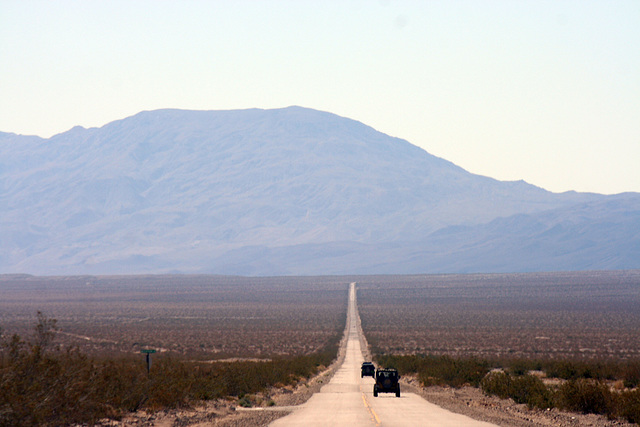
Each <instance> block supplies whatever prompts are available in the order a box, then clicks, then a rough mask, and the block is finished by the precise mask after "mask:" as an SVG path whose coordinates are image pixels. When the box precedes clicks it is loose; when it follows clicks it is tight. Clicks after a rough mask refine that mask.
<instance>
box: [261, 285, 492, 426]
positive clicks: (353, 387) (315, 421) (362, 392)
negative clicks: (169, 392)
mask: <svg viewBox="0 0 640 427" xmlns="http://www.w3.org/2000/svg"><path fill="white" fill-rule="evenodd" d="M357 313H358V311H357V305H356V290H355V283H352V284H351V286H350V290H349V309H348V313H347V333H348V337H347V341H346V355H345V359H344V363H343V364H342V365H341V366H340V367H339V368H338V370H337V371H336V373H335V375H334V376H333V378H332V379H331V381H330V382H329V383H328V384H327V385H325V386H324V387H322V389H321V390H320V392H319V393H316V394H314V395H313V396H312V397H311V398H310V399H309V400H308V401H307V402H306V403H305V404H304V405H301V406H299V407H298V408H297V409H295V410H294V412H293V413H291V414H289V415H287V416H286V417H283V418H280V419H278V420H276V421H274V422H273V423H272V424H271V426H274V427H285V426H296V427H297V426H350V427H357V426H379V427H386V426H394V427H395V426H421V427H425V426H438V427H453V426H456V427H462V426H464V427H481V426H482V427H488V426H495V425H494V424H490V423H486V422H481V421H476V420H474V419H471V418H469V417H466V416H463V415H460V414H455V413H453V412H449V411H447V410H445V409H442V408H440V407H439V406H436V405H434V404H432V403H429V402H427V401H426V400H424V399H423V398H422V397H420V396H418V395H417V394H414V393H406V392H404V391H403V390H402V388H401V397H400V398H397V397H396V396H395V394H393V393H389V394H387V393H380V394H378V397H373V384H374V380H373V378H371V377H365V378H360V366H361V364H362V362H363V361H364V358H363V356H362V351H361V348H360V330H359V328H358V322H357V316H358V314H357Z"/></svg>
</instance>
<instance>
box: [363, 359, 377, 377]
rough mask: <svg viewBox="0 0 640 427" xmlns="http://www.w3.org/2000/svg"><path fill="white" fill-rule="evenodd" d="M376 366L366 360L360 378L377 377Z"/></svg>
mask: <svg viewBox="0 0 640 427" xmlns="http://www.w3.org/2000/svg"><path fill="white" fill-rule="evenodd" d="M375 376H376V367H375V366H373V363H371V362H364V363H363V364H362V367H361V368H360V378H364V377H375Z"/></svg>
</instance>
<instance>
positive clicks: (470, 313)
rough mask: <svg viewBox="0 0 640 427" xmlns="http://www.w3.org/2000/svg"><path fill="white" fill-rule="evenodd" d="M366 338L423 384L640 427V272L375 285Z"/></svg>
mask: <svg viewBox="0 0 640 427" xmlns="http://www.w3.org/2000/svg"><path fill="white" fill-rule="evenodd" d="M358 289H359V294H358V302H359V311H360V315H361V319H362V325H363V329H364V331H365V335H366V336H367V340H368V341H369V343H370V344H371V347H372V350H373V352H374V354H375V355H376V356H375V357H376V360H377V361H378V363H379V364H381V365H383V366H393V367H396V368H397V369H398V370H399V371H400V372H401V374H415V375H416V376H417V378H418V379H419V381H420V383H421V384H423V385H425V386H429V385H447V386H451V387H461V386H463V385H470V386H476V387H478V386H479V387H481V388H482V390H483V391H484V392H485V393H487V394H490V395H496V396H499V397H501V398H511V399H513V400H514V401H515V402H517V403H523V404H526V405H528V406H529V407H531V408H542V409H546V408H553V407H556V408H559V409H563V410H569V411H576V412H582V413H594V414H601V415H605V416H607V417H609V418H617V417H621V418H624V419H626V420H628V421H630V422H635V423H640V389H639V388H638V386H639V385H640V341H638V339H637V336H638V335H637V331H638V330H640V271H626V272H584V273H546V274H539V273H536V274H520V275H468V276H460V275H449V276H446V275H443V276H412V277H409V276H398V277H395V276H394V277H385V278H371V279H370V280H369V281H368V282H366V281H362V282H359V288H358Z"/></svg>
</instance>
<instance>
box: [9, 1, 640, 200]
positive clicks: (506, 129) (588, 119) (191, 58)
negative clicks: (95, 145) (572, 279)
mask: <svg viewBox="0 0 640 427" xmlns="http://www.w3.org/2000/svg"><path fill="white" fill-rule="evenodd" d="M0 99H1V101H0V131H4V132H15V133H20V134H36V135H40V136H44V137H49V136H51V135H53V134H56V133H60V132H63V131H66V130H68V129H70V128H71V127H73V126H75V125H82V126H85V127H93V126H102V125H104V124H106V123H108V122H110V121H113V120H117V119H121V118H124V117H127V116H130V115H133V114H135V113H137V112H139V111H142V110H151V109H157V108H185V109H207V110H209V109H210V110H219V109H236V108H253V107H258V108H278V107H286V106H289V105H300V106H304V107H309V108H315V109H319V110H324V111H330V112H332V113H335V114H338V115H341V116H345V117H349V118H353V119H356V120H359V121H361V122H363V123H365V124H367V125H370V126H372V127H374V128H375V129H377V130H379V131H381V132H384V133H387V134H389V135H392V136H397V137H400V138H403V139H406V140H408V141H410V142H411V143H413V144H415V145H418V146H420V147H422V148H424V149H425V150H427V151H428V152H430V153H431V154H434V155H436V156H439V157H443V158H445V159H447V160H450V161H452V162H454V163H456V164H458V165H459V166H462V167H463V168H465V169H467V170H469V171H471V172H474V173H479V174H482V175H487V176H491V177H494V178H497V179H500V180H517V179H524V180H526V181H527V182H530V183H532V184H535V185H538V186H541V187H543V188H546V189H548V190H551V191H566V190H578V191H594V192H600V193H618V192H623V191H640V1H637V0H630V1H616V0H611V1H604V0H603V1H556V0H554V1H541V0H535V1H525V0H521V1H511V0H509V1H480V0H470V1H393V0H388V1H376V0H374V1H359V0H352V1H344V0H343V1H303V0H291V1H266V0H263V1H195V0H186V1H162V0H156V1H133V0H127V1H116V0H109V1H98V0H85V1H66V0H65V1H53V0H46V1H33V0H15V1H14V0H0Z"/></svg>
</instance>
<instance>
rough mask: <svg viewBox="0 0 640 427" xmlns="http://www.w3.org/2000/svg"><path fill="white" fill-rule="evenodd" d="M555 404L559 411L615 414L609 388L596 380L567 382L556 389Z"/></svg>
mask: <svg viewBox="0 0 640 427" xmlns="http://www.w3.org/2000/svg"><path fill="white" fill-rule="evenodd" d="M557 404H558V407H559V408H561V409H568V410H570V411H578V412H582V413H584V414H603V415H604V414H608V415H612V414H615V412H616V410H615V409H616V408H615V399H614V395H613V394H612V392H611V391H610V390H609V387H608V386H607V385H606V384H604V383H602V382H600V381H597V380H590V379H577V380H569V381H567V382H565V383H564V384H562V385H561V386H560V388H559V389H558V394H557Z"/></svg>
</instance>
